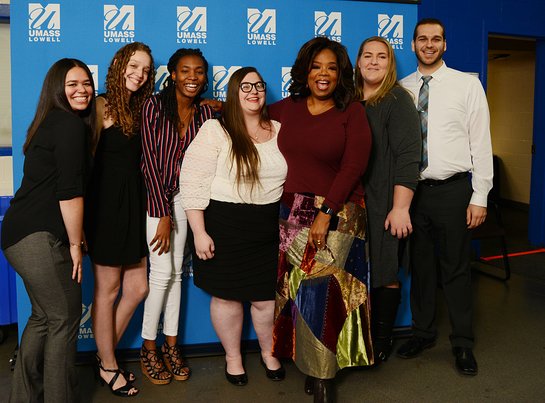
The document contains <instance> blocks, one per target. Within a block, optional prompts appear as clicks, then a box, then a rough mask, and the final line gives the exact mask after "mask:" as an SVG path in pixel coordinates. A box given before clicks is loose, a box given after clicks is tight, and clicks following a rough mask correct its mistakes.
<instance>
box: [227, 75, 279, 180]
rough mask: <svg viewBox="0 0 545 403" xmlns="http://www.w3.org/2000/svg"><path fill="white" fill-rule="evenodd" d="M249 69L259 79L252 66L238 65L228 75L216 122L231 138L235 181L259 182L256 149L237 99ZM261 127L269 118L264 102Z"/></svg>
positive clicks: (260, 77)
mask: <svg viewBox="0 0 545 403" xmlns="http://www.w3.org/2000/svg"><path fill="white" fill-rule="evenodd" d="M249 73H256V74H257V75H258V76H259V79H260V80H261V81H263V78H262V76H261V74H259V72H258V71H257V69H256V68H255V67H242V68H241V69H238V70H237V71H235V72H234V73H233V74H232V75H231V78H230V79H229V83H228V88H227V99H226V101H225V105H224V106H223V110H222V114H221V119H220V123H221V125H222V127H223V129H224V130H225V132H226V133H227V135H228V136H229V137H230V139H231V161H232V163H233V165H235V166H236V183H237V186H240V184H241V183H251V190H253V188H254V185H256V184H259V173H258V169H259V153H258V152H257V148H256V147H255V145H254V143H253V141H252V139H251V137H250V135H249V133H248V130H247V129H246V123H245V122H244V115H243V112H242V107H241V105H240V99H239V89H240V83H241V82H242V80H243V79H244V77H246V75H248V74H249ZM259 124H260V125H261V127H264V128H270V127H271V120H270V118H269V114H268V112H267V105H263V108H262V109H261V112H260V115H259Z"/></svg>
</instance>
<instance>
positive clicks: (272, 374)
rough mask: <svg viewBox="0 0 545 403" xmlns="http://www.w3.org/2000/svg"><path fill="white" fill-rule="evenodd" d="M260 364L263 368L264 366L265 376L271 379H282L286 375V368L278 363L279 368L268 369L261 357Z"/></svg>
mask: <svg viewBox="0 0 545 403" xmlns="http://www.w3.org/2000/svg"><path fill="white" fill-rule="evenodd" d="M261 365H262V366H263V368H265V374H266V375H267V378H269V379H270V380H272V381H282V380H283V379H284V378H285V377H286V369H285V368H284V366H283V365H282V363H280V368H278V369H269V368H267V364H265V361H263V357H261Z"/></svg>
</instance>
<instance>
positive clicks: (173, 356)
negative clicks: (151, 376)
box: [161, 341, 191, 381]
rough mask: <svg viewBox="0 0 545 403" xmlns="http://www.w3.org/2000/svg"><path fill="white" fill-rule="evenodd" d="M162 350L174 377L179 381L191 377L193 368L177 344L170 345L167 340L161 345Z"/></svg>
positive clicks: (166, 363)
mask: <svg viewBox="0 0 545 403" xmlns="http://www.w3.org/2000/svg"><path fill="white" fill-rule="evenodd" d="M161 352H162V353H163V358H164V360H165V365H166V367H167V368H168V370H169V371H170V373H171V374H172V376H173V377H174V379H176V380H177V381H185V380H186V379H187V378H189V375H190V374H191V370H190V369H189V367H188V366H187V365H186V364H185V362H184V360H183V358H182V352H181V350H180V347H179V346H178V345H177V344H175V345H174V346H170V345H169V344H168V343H167V342H166V341H165V342H164V343H163V346H162V347H161Z"/></svg>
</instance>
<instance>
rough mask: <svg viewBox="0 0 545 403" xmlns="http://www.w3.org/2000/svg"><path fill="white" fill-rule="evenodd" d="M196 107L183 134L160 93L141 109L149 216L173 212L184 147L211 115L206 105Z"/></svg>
mask: <svg viewBox="0 0 545 403" xmlns="http://www.w3.org/2000/svg"><path fill="white" fill-rule="evenodd" d="M196 108H197V110H196V111H195V114H194V116H193V119H192V120H191V123H190V124H189V126H188V127H187V131H186V133H185V136H184V137H183V138H180V135H179V134H178V130H177V129H176V128H175V127H174V125H173V124H172V122H171V121H170V120H168V119H167V118H166V116H165V114H164V111H163V103H162V102H161V98H160V96H158V95H155V96H153V97H151V98H149V99H148V100H147V101H146V102H145V103H144V106H143V110H142V125H141V127H142V129H141V130H142V174H143V175H144V180H145V182H146V188H147V198H148V200H147V205H148V214H149V216H150V217H165V216H172V205H173V204H172V202H173V196H174V194H175V193H177V192H178V190H179V177H180V167H181V165H182V159H183V157H184V153H185V150H186V149H187V147H188V146H189V144H190V143H191V142H192V141H193V139H194V138H195V136H196V135H197V132H198V131H199V128H200V127H201V126H202V124H203V123H204V122H205V121H206V120H208V119H210V118H212V116H213V111H212V109H211V108H210V107H209V106H207V105H203V106H199V107H196Z"/></svg>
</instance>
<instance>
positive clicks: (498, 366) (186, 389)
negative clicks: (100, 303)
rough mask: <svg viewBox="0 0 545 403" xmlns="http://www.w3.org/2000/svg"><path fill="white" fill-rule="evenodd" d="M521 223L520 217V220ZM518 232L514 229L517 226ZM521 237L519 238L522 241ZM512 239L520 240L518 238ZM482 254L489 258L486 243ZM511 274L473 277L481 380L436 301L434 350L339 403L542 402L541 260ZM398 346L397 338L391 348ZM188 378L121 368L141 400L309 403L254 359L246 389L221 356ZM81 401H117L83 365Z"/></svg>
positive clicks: (2, 369) (544, 317) (518, 265)
mask: <svg viewBox="0 0 545 403" xmlns="http://www.w3.org/2000/svg"><path fill="white" fill-rule="evenodd" d="M523 219H524V215H523ZM520 221H521V220H520V218H517V217H516V215H515V217H514V218H513V223H514V224H513V225H510V228H512V230H513V231H515V230H516V231H522V233H519V234H515V237H514V238H513V239H511V240H510V243H511V244H512V248H513V250H515V251H516V250H524V249H525V248H526V247H527V245H526V244H525V242H526V241H525V236H524V235H525V233H524V231H525V230H524V228H522V229H520V228H518V227H517V225H519V224H517V223H520ZM519 226H520V225H519ZM521 234H522V235H521ZM517 237H518V238H517ZM483 250H485V251H486V252H492V254H495V253H494V251H493V250H492V246H491V245H484V247H483ZM511 263H512V266H513V267H512V268H513V272H514V274H513V276H512V278H511V280H509V281H508V282H507V283H503V282H501V281H498V280H495V279H493V278H490V277H488V276H485V275H482V274H479V273H478V272H475V275H474V276H473V283H474V301H475V304H474V305H475V333H476V334H475V336H476V346H475V350H474V351H475V356H476V358H477V360H478V363H479V375H477V376H476V377H463V376H461V375H458V373H457V372H456V371H455V369H454V359H453V356H452V354H451V351H450V345H449V342H448V334H449V323H448V314H447V312H446V308H445V304H444V301H443V300H442V298H441V299H440V301H439V305H438V312H437V318H438V323H439V327H440V335H439V340H438V343H437V345H436V346H435V347H434V348H433V349H430V350H427V351H426V352H425V353H424V354H423V355H422V356H420V357H418V358H414V359H412V360H403V359H400V358H397V357H395V356H393V357H392V358H391V359H390V360H389V361H388V362H387V363H385V364H384V365H382V366H380V367H379V368H376V369H372V370H369V369H367V370H362V369H349V370H343V371H341V372H340V373H339V376H338V380H337V385H338V392H337V398H338V401H339V402H378V401H380V402H481V401H490V402H540V401H543V402H545V379H544V374H545V254H539V255H533V256H527V257H520V258H513V259H511ZM14 339H15V337H14V335H13V334H11V335H10V336H9V337H8V339H7V340H6V341H5V342H4V343H3V344H2V345H0V401H4V400H7V399H6V397H7V396H8V393H9V387H10V383H11V372H10V370H9V364H8V360H9V358H11V355H12V353H13V349H14V347H15V340H14ZM401 342H402V340H398V341H397V344H398V345H399V343H401ZM189 363H190V366H191V368H192V371H193V373H192V376H191V378H190V380H188V381H185V382H173V383H171V384H170V385H166V386H154V385H152V384H151V383H149V382H148V381H147V380H146V379H143V377H142V376H141V375H140V372H139V366H138V363H136V362H131V363H128V364H127V367H128V368H129V369H131V370H133V371H135V372H136V373H137V376H138V380H137V381H136V385H137V386H138V387H139V388H140V390H141V392H140V394H139V395H138V397H137V398H135V400H137V401H140V402H157V401H161V402H168V401H180V400H182V401H190V402H260V403H267V402H304V401H307V402H311V401H312V398H311V397H309V396H306V395H305V394H304V392H303V381H304V376H303V375H301V374H300V373H299V372H298V371H297V368H296V367H295V366H294V365H293V364H289V363H288V364H287V365H286V368H287V378H286V380H284V381H283V382H272V381H269V380H268V379H267V378H266V377H265V374H264V371H263V368H262V367H261V366H260V364H259V356H258V355H257V354H255V353H252V354H247V355H246V370H247V372H248V376H249V383H248V385H247V386H245V387H235V386H232V385H230V384H228V383H227V381H226V380H225V378H224V375H223V371H224V361H223V358H222V357H219V356H217V357H201V358H190V359H189ZM79 371H80V379H81V383H82V385H81V386H82V396H84V399H83V401H85V402H108V401H115V400H117V398H116V397H114V396H112V395H111V394H110V392H109V390H108V389H107V388H106V387H100V385H99V384H98V383H97V382H96V381H95V378H94V374H93V370H92V368H91V367H90V366H88V365H81V366H79Z"/></svg>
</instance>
